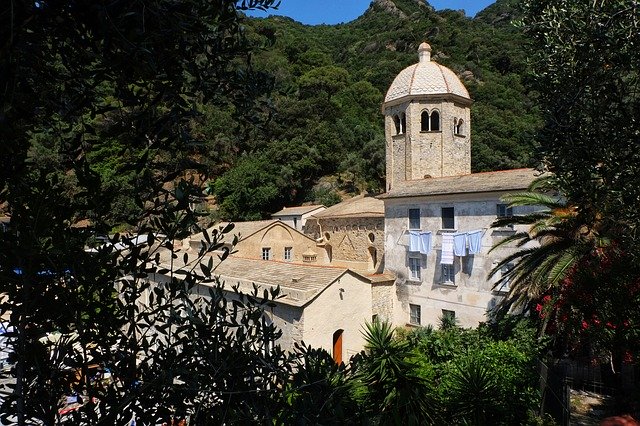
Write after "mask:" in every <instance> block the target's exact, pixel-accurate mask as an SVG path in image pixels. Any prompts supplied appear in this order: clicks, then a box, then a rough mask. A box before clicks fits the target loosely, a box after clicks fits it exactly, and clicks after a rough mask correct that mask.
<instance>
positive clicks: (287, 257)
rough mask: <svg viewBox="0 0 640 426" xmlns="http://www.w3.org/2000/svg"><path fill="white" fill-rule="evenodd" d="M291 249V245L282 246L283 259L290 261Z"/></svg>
mask: <svg viewBox="0 0 640 426" xmlns="http://www.w3.org/2000/svg"><path fill="white" fill-rule="evenodd" d="M291 251H292V248H291V247H285V248H284V260H286V261H287V262H291Z"/></svg>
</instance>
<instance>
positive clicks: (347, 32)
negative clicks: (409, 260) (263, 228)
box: [205, 0, 541, 219]
mask: <svg viewBox="0 0 640 426" xmlns="http://www.w3.org/2000/svg"><path fill="white" fill-rule="evenodd" d="M514 3H516V2H514V1H513V0H508V1H498V2H497V3H496V4H494V5H492V6H491V7H489V8H487V9H486V10H484V11H483V12H481V13H480V14H479V15H478V16H477V17H476V18H474V19H471V18H468V17H466V16H464V14H463V13H462V12H460V11H453V10H445V11H439V12H436V11H434V10H433V8H432V7H430V6H429V5H428V3H424V2H422V1H419V0H378V1H374V2H372V4H371V6H370V7H369V9H368V10H367V11H366V12H365V13H364V15H363V16H361V17H359V18H358V19H356V20H355V21H353V22H349V23H346V24H341V25H320V26H305V25H302V24H300V23H298V22H295V21H293V20H291V19H289V18H283V17H271V18H266V19H249V20H248V22H247V26H248V30H249V31H250V32H251V34H252V38H253V39H254V40H255V41H256V43H259V44H261V45H263V46H264V47H263V48H262V49H261V50H260V51H259V53H257V54H256V55H255V57H254V62H255V63H254V66H255V67H256V68H257V69H259V70H261V71H264V72H266V73H267V74H268V75H270V76H271V77H272V80H271V83H272V85H273V86H272V88H273V93H272V97H271V99H272V102H273V103H272V105H271V107H272V110H271V114H272V115H271V117H270V119H269V121H268V123H267V124H266V125H265V126H264V127H263V128H261V129H260V130H259V131H253V132H251V133H250V134H243V135H235V136H234V135H232V134H230V133H229V132H226V130H225V129H233V125H232V116H230V115H227V114H225V113H223V112H221V111H215V112H214V111H212V112H211V114H212V115H213V116H215V117H216V118H217V119H216V122H217V125H215V126H214V125H212V124H211V123H209V124H208V125H207V127H206V130H207V132H205V136H206V138H207V139H208V140H210V141H217V142H216V144H215V146H216V149H217V150H218V151H220V152H225V153H226V154H227V155H228V157H227V158H226V160H227V161H225V162H224V164H225V166H226V167H228V171H226V173H224V174H223V175H222V176H221V177H220V178H219V179H217V181H216V183H215V184H214V185H213V186H212V188H211V189H212V190H213V192H214V193H215V194H216V196H217V197H218V199H219V201H220V202H221V204H220V206H221V213H222V215H223V216H227V217H229V218H233V219H253V218H258V217H264V216H265V215H267V214H269V213H270V212H273V211H276V210H278V209H279V208H280V207H281V206H283V205H291V204H296V203H300V202H303V201H316V202H322V203H330V202H332V201H335V200H337V199H338V198H337V197H336V196H335V192H336V191H340V192H341V193H344V192H360V191H365V190H366V191H370V192H375V191H379V190H381V188H383V179H384V132H383V116H382V114H381V112H380V107H381V103H382V100H383V97H384V94H385V92H386V89H387V88H388V86H389V85H390V84H391V82H392V80H393V78H394V77H395V76H396V74H397V73H398V72H399V71H400V70H402V69H403V68H404V67H406V66H408V65H410V64H412V63H415V62H417V53H416V52H417V47H418V45H419V44H420V43H421V42H423V41H425V40H426V41H428V42H429V43H430V44H431V46H432V48H433V57H434V60H436V61H438V62H440V63H442V64H443V65H446V66H447V67H449V68H451V69H453V70H454V71H455V72H456V73H457V74H458V75H459V76H460V78H461V79H462V80H463V82H464V83H465V85H466V86H467V88H468V89H469V91H470V93H471V97H472V99H473V100H474V104H473V108H472V120H473V121H472V126H473V133H472V138H473V139H472V147H473V154H472V158H473V170H474V171H476V172H477V171H488V170H499V169H508V168H515V167H522V166H530V165H532V164H533V160H532V154H533V152H534V142H533V135H534V132H535V129H536V128H537V126H539V125H540V124H541V123H540V119H539V116H538V113H537V111H536V108H535V106H534V102H533V101H532V100H531V98H530V96H529V94H528V93H527V92H526V90H525V88H524V87H523V76H524V75H525V72H526V52H525V49H524V48H523V40H522V37H521V34H520V32H519V29H517V28H516V27H515V26H514V25H512V21H513V20H514V19H516V18H517V14H516V12H515V10H514V6H515V5H514ZM221 132H222V134H225V136H224V138H223V140H220V138H221ZM217 171H222V170H221V169H217ZM318 182H320V185H318ZM314 188H315V189H314Z"/></svg>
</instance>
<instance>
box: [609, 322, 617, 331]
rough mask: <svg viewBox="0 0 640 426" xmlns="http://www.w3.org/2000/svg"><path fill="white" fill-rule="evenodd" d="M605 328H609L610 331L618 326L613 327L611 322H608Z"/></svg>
mask: <svg viewBox="0 0 640 426" xmlns="http://www.w3.org/2000/svg"><path fill="white" fill-rule="evenodd" d="M607 327H608V328H610V329H612V330H615V329H616V328H617V327H618V326H617V325H615V324H612V323H611V322H608V323H607Z"/></svg>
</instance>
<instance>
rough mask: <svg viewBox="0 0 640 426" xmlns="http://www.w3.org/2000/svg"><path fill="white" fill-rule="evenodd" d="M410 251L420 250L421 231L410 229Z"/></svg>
mask: <svg viewBox="0 0 640 426" xmlns="http://www.w3.org/2000/svg"><path fill="white" fill-rule="evenodd" d="M409 251H411V252H415V253H417V252H419V251H420V231H409Z"/></svg>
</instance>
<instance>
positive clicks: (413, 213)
mask: <svg viewBox="0 0 640 426" xmlns="http://www.w3.org/2000/svg"><path fill="white" fill-rule="evenodd" d="M409 229H420V209H409Z"/></svg>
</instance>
